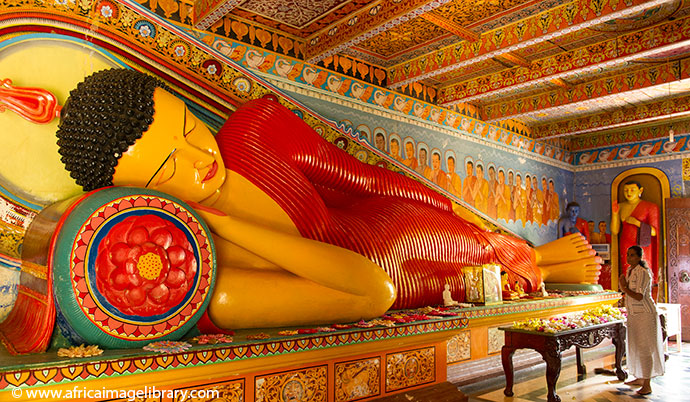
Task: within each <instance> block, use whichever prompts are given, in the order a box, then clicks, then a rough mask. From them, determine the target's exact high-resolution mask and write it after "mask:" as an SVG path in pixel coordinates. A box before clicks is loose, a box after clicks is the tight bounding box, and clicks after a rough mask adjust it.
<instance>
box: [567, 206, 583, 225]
mask: <svg viewBox="0 0 690 402" xmlns="http://www.w3.org/2000/svg"><path fill="white" fill-rule="evenodd" d="M565 212H566V215H567V216H568V217H569V218H570V219H571V220H572V221H573V222H575V221H576V220H577V217H578V216H579V215H580V204H578V203H577V202H575V201H572V202H569V203H568V205H566V207H565Z"/></svg>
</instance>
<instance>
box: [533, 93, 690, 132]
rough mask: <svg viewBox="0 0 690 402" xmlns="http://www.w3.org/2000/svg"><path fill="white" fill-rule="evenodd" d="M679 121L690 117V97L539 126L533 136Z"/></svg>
mask: <svg viewBox="0 0 690 402" xmlns="http://www.w3.org/2000/svg"><path fill="white" fill-rule="evenodd" d="M689 81H690V80H689ZM686 84H687V83H686ZM679 118H686V119H687V118H690V95H686V96H681V97H676V98H670V99H664V100H660V101H657V102H651V103H646V104H642V105H638V106H635V107H629V108H621V109H618V110H616V111H613V112H605V113H597V114H592V115H588V116H584V117H580V118H576V119H569V120H565V121H559V122H554V123H551V124H546V125H541V126H537V127H535V128H533V129H532V136H533V137H534V138H536V139H548V138H557V137H571V136H576V135H582V134H589V133H595V132H602V131H606V130H613V129H622V128H625V127H628V128H629V127H632V126H635V125H640V124H647V123H667V122H670V121H671V120H673V119H679Z"/></svg>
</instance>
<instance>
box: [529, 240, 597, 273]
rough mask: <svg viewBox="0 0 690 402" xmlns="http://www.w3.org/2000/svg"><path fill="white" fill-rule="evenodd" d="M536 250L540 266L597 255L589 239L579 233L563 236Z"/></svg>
mask: <svg viewBox="0 0 690 402" xmlns="http://www.w3.org/2000/svg"><path fill="white" fill-rule="evenodd" d="M535 250H536V252H537V265H539V266H542V265H552V264H560V263H566V262H571V261H577V260H581V259H585V258H587V257H592V256H594V255H596V252H595V251H594V250H593V249H592V246H590V245H589V243H588V242H587V239H585V237H584V236H582V235H581V234H579V233H574V234H570V235H568V236H564V237H561V238H560V239H558V240H554V241H552V242H549V243H546V244H544V245H542V246H539V247H537V248H536V249H535Z"/></svg>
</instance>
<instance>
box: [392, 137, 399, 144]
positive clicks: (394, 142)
mask: <svg viewBox="0 0 690 402" xmlns="http://www.w3.org/2000/svg"><path fill="white" fill-rule="evenodd" d="M391 144H395V145H400V143H399V142H398V140H396V139H395V138H393V139H391Z"/></svg>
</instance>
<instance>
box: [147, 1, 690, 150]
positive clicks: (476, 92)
mask: <svg viewBox="0 0 690 402" xmlns="http://www.w3.org/2000/svg"><path fill="white" fill-rule="evenodd" d="M146 1H147V2H148V6H149V7H150V8H151V9H152V10H154V11H156V12H159V13H161V12H163V13H164V14H166V15H165V16H166V17H168V18H172V19H177V20H178V21H180V22H181V23H183V24H189V25H192V26H194V27H195V28H196V29H199V30H204V31H208V32H210V33H213V34H216V35H221V36H225V37H228V38H229V39H232V40H235V41H244V42H246V43H250V44H252V45H254V46H260V47H263V48H265V49H267V50H271V51H274V52H277V53H283V54H285V55H288V56H291V57H295V58H298V59H301V60H304V61H306V62H310V63H314V64H318V65H320V66H322V67H326V68H331V69H335V70H336V71H338V69H339V63H338V60H350V61H354V62H356V63H364V64H365V65H368V66H370V67H371V68H376V69H378V70H381V71H382V72H385V75H381V74H379V75H377V77H378V79H376V80H373V78H374V76H373V74H369V76H370V77H371V79H372V81H370V82H372V83H375V84H377V85H381V86H384V87H387V88H388V89H392V90H396V91H399V92H401V93H405V94H407V95H410V96H415V97H419V98H420V99H423V100H426V101H430V102H431V103H435V104H437V105H440V106H444V107H448V108H451V109H456V110H462V111H467V110H473V111H475V113H476V116H475V117H479V118H480V119H482V120H485V121H487V122H491V123H496V124H499V125H502V126H506V127H510V125H511V124H512V125H518V126H520V127H527V131H528V135H531V136H532V137H535V138H556V137H562V138H571V139H572V138H576V137H577V136H582V135H591V134H592V133H595V134H596V133H601V134H607V133H610V132H612V130H635V129H636V127H640V128H642V127H645V125H647V126H648V125H649V124H650V123H654V122H657V124H666V125H670V124H673V122H676V121H681V120H688V119H690V116H686V115H687V114H688V112H689V110H690V72H689V71H690V59H688V58H687V57H688V56H690V0H648V1H641V0H574V1H572V0H571V1H569V0H547V1H525V0H472V1H468V0H280V1H278V0H197V1H195V2H193V3H192V0H179V1H178V0H146ZM171 2H172V3H175V2H177V3H179V4H180V7H179V11H177V10H175V11H173V12H166V11H165V6H166V4H167V3H171ZM168 8H169V9H172V6H168ZM183 8H184V10H183ZM183 14H184V16H183ZM248 32H249V33H250V34H247V33H248ZM252 32H253V33H252ZM261 32H267V33H269V34H268V35H264V38H263V39H262V38H260V35H259V34H260V33H261ZM276 35H277V36H278V37H279V40H278V41H276V40H275V38H276V37H277V36H276ZM271 38H273V39H271ZM341 70H343V69H341ZM347 71H349V72H350V75H352V76H353V77H354V78H360V79H362V77H359V76H357V69H350V70H347ZM347 71H339V72H345V73H347ZM372 71H373V70H372ZM382 77H383V79H381V78H382ZM420 88H424V91H421V90H420ZM420 94H423V95H420ZM468 105H469V106H468ZM681 126H687V124H677V127H681ZM659 133H660V135H662V134H663V133H664V130H659Z"/></svg>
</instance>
